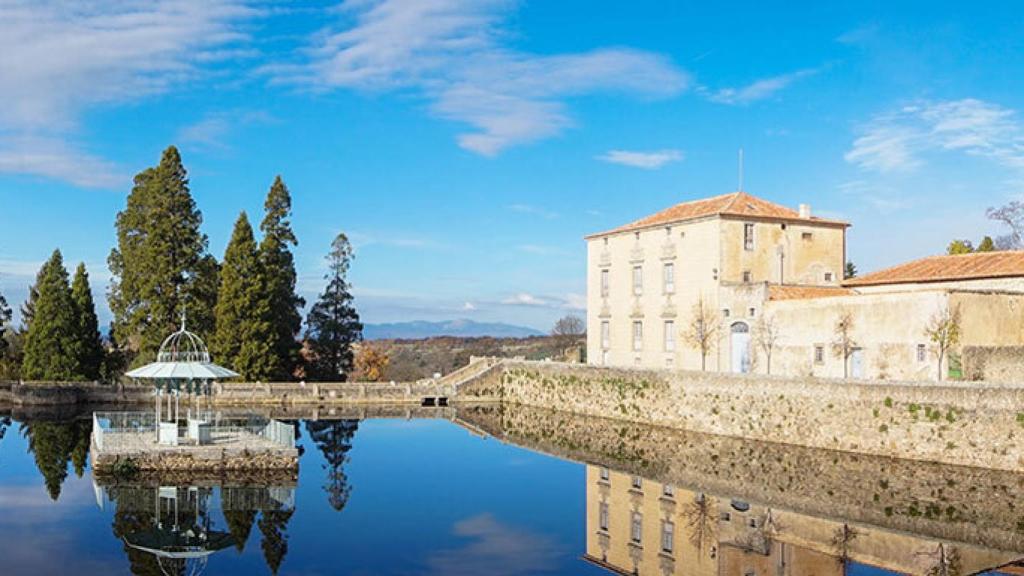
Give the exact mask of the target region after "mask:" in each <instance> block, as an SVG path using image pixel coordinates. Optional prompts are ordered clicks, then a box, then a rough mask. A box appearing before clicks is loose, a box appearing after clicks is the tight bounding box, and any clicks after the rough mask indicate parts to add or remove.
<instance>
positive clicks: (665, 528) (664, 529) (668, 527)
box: [661, 520, 676, 554]
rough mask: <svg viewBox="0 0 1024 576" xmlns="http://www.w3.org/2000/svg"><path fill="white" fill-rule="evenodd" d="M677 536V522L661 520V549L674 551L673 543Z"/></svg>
mask: <svg viewBox="0 0 1024 576" xmlns="http://www.w3.org/2000/svg"><path fill="white" fill-rule="evenodd" d="M675 536H676V526H675V524H673V523H671V522H669V521H668V520H662V521H661V551H662V552H668V553H669V554H671V553H672V544H673V542H672V541H673V540H674V539H675Z"/></svg>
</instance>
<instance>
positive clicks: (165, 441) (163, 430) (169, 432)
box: [157, 422, 178, 446]
mask: <svg viewBox="0 0 1024 576" xmlns="http://www.w3.org/2000/svg"><path fill="white" fill-rule="evenodd" d="M157 435H158V439H157V442H158V443H160V444H162V445H164V446H177V445H178V424H177V423H176V422H161V423H160V428H159V429H158V432H157Z"/></svg>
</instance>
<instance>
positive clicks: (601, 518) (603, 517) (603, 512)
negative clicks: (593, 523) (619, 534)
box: [597, 502, 608, 532]
mask: <svg viewBox="0 0 1024 576" xmlns="http://www.w3.org/2000/svg"><path fill="white" fill-rule="evenodd" d="M597 524H598V527H599V528H600V529H601V530H604V531H605V532H607V531H608V503H607V502H601V508H600V511H599V513H598V519H597Z"/></svg>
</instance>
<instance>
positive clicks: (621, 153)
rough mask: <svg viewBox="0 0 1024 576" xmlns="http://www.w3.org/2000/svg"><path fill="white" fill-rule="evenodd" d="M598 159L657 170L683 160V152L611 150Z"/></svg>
mask: <svg viewBox="0 0 1024 576" xmlns="http://www.w3.org/2000/svg"><path fill="white" fill-rule="evenodd" d="M597 159H598V160H602V161H604V162H609V163H611V164H621V165H623V166H632V167H634V168H643V169H645V170H657V169H658V168H661V167H662V166H664V165H665V164H668V163H670V162H678V161H680V160H682V159H683V152H682V151H681V150H674V149H665V150H654V151H651V152H638V151H634V150H609V151H608V152H605V153H604V154H601V155H600V156H598V157H597Z"/></svg>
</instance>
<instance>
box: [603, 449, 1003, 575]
mask: <svg viewBox="0 0 1024 576" xmlns="http://www.w3.org/2000/svg"><path fill="white" fill-rule="evenodd" d="M586 478H587V480H586V482H587V488H586V493H587V519H586V530H587V538H586V546H587V549H586V553H585V554H584V556H583V557H584V559H585V560H587V561H589V562H591V563H593V564H596V565H598V566H600V567H602V568H605V569H607V570H609V571H612V572H615V573H619V574H633V575H639V576H712V575H726V576H733V575H735V576H762V575H772V576H798V575H799V576H808V575H814V576H843V575H844V574H846V570H847V568H848V566H849V565H850V564H852V563H858V564H867V565H871V566H874V567H877V568H881V569H882V571H881V572H880V573H884V571H890V572H891V573H894V574H936V575H942V576H957V575H961V574H974V573H976V572H979V571H983V570H986V569H991V568H994V567H997V566H1002V565H1005V564H1007V563H1009V562H1011V561H1012V560H1013V559H1014V558H1013V554H1012V553H1007V552H1006V551H998V550H990V549H985V548H982V547H978V546H973V545H969V544H957V543H949V542H940V541H937V540H933V539H928V538H925V537H920V536H915V535H912V534H907V533H901V532H896V531H889V530H885V529H882V528H876V527H865V526H854V525H851V524H847V523H843V522H842V521H839V520H832V519H825V518H820V517H815V516H809V515H804V514H800V513H797V512H791V511H784V510H773V509H772V508H769V507H765V506H758V505H754V504H751V503H748V502H745V501H741V500H737V499H731V498H728V497H719V496H712V495H710V494H704V493H699V492H694V491H691V490H685V489H682V488H678V487H673V486H671V485H668V484H662V483H659V482H655V481H651V480H647V479H643V478H641V477H639V476H632V475H629V474H624V473H620V472H615V471H612V470H609V469H608V468H603V467H598V466H590V465H588V466H587V474H586ZM1018 558H1019V556H1018ZM1000 573H1002V572H1000ZM1007 573H1010V572H1007Z"/></svg>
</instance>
